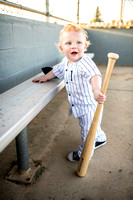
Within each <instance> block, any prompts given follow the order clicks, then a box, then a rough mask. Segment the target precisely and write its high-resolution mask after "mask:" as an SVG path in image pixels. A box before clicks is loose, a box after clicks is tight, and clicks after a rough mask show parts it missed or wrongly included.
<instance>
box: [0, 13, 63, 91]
mask: <svg viewBox="0 0 133 200" xmlns="http://www.w3.org/2000/svg"><path fill="white" fill-rule="evenodd" d="M61 29H62V26H60V25H57V24H50V23H44V22H39V21H34V20H28V19H24V18H18V17H12V16H8V15H2V14H0V93H2V92H4V91H6V90H8V89H10V88H12V87H14V86H15V85H18V84H19V83H21V82H23V81H25V80H27V79H28V78H30V77H32V76H34V75H36V74H38V73H40V72H41V68H42V67H45V66H52V65H54V64H56V63H58V62H60V61H61V59H62V57H63V55H62V54H61V53H60V52H59V50H58V49H57V47H56V44H57V43H58V41H59V32H60V30H61Z"/></svg>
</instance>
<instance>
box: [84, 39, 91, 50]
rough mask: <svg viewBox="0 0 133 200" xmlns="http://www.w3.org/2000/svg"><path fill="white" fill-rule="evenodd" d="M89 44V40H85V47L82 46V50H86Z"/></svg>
mask: <svg viewBox="0 0 133 200" xmlns="http://www.w3.org/2000/svg"><path fill="white" fill-rule="evenodd" d="M89 45H90V42H89V41H86V42H85V47H84V50H85V51H87V47H89Z"/></svg>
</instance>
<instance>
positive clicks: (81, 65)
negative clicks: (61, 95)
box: [53, 54, 106, 156]
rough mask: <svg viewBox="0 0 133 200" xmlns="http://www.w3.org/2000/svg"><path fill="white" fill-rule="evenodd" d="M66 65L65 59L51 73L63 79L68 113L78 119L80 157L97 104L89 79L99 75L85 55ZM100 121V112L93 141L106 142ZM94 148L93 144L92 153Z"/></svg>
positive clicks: (93, 64)
mask: <svg viewBox="0 0 133 200" xmlns="http://www.w3.org/2000/svg"><path fill="white" fill-rule="evenodd" d="M67 63H68V60H67V58H66V57H65V58H64V59H63V61H62V62H61V63H60V64H58V65H55V66H54V67H53V73H54V74H55V76H57V77H58V78H63V77H64V81H65V85H66V90H67V94H68V101H69V104H70V110H69V113H71V112H72V113H73V115H74V117H78V120H79V125H80V127H81V137H82V142H81V145H80V146H79V148H78V154H79V156H80V155H81V152H82V150H83V146H84V142H85V140H86V137H87V134H88V131H89V129H90V126H91V123H92V120H93V117H94V114H95V110H96V107H97V102H96V100H95V99H94V94H93V91H92V86H91V78H92V77H93V76H95V75H99V76H101V74H100V71H99V70H98V68H97V67H96V65H95V63H94V62H93V61H92V60H91V58H89V57H88V56H86V55H85V54H84V56H83V57H82V58H81V59H80V60H78V61H76V62H74V63H73V64H72V65H69V66H67ZM101 120H102V112H101V115H100V119H99V123H98V127H97V131H96V137H95V141H99V142H101V141H105V140H106V135H105V133H104V132H103V131H102V130H101V127H100V124H101ZM94 147H95V143H94V146H93V151H94ZM92 155H93V153H92Z"/></svg>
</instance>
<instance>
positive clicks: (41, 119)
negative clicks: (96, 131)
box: [0, 66, 133, 200]
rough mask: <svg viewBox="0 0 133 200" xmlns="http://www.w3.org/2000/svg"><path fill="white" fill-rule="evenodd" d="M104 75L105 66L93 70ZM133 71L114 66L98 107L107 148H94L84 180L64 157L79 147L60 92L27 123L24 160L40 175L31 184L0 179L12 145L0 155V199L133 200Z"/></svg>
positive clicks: (74, 123)
mask: <svg viewBox="0 0 133 200" xmlns="http://www.w3.org/2000/svg"><path fill="white" fill-rule="evenodd" d="M99 69H100V71H101V73H102V75H103V77H104V74H105V70H106V67H104V66H99ZM132 101H133V67H120V66H119V67H115V68H114V70H113V73H112V76H111V80H110V83H109V87H108V91H107V101H106V102H105V105H104V113H103V120H102V129H103V130H104V131H105V132H106V135H107V144H106V145H105V146H103V147H101V148H99V149H97V150H95V153H94V156H93V158H92V160H91V161H90V164H89V167H88V171H87V174H86V176H85V177H84V178H80V177H78V176H77V175H76V169H77V163H71V162H69V161H68V160H67V159H66V155H67V154H68V153H69V152H71V151H73V150H76V149H77V147H78V145H79V144H80V128H79V125H78V121H77V119H74V118H73V116H71V117H68V109H69V105H68V102H67V94H66V91H65V89H63V90H62V91H61V92H60V93H59V94H58V95H57V96H56V97H55V98H54V99H53V100H52V101H51V102H50V103H49V104H48V105H47V106H46V107H45V108H44V109H43V110H42V111H41V112H40V113H39V115H38V116H37V117H36V118H35V119H34V120H33V121H32V122H31V123H30V124H29V126H28V142H29V157H30V159H31V160H32V159H33V160H39V161H40V162H41V163H42V165H43V166H44V167H45V170H44V172H43V173H42V174H41V175H40V176H39V178H38V179H37V180H36V181H35V182H34V183H33V184H32V185H23V184H16V183H13V182H10V181H8V180H6V179H5V178H4V177H5V175H6V174H7V173H8V171H9V169H10V168H11V163H12V162H13V161H15V160H16V149H15V141H13V142H12V143H11V144H10V145H9V146H8V147H7V148H6V149H5V150H4V151H3V152H2V153H1V154H0V163H1V164H0V199H1V200H132V199H133V137H132V130H133V103H132Z"/></svg>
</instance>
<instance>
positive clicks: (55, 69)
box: [53, 59, 65, 79]
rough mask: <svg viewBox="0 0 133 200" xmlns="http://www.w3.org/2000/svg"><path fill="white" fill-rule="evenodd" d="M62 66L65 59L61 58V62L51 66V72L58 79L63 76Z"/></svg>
mask: <svg viewBox="0 0 133 200" xmlns="http://www.w3.org/2000/svg"><path fill="white" fill-rule="evenodd" d="M64 67H65V59H63V60H62V62H61V63H59V64H57V65H55V66H54V67H53V73H54V75H55V76H57V77H58V78H59V79H61V78H63V77H64Z"/></svg>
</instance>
